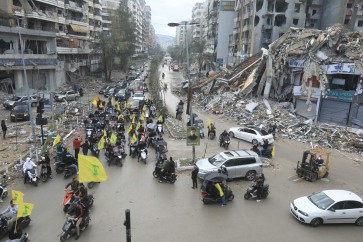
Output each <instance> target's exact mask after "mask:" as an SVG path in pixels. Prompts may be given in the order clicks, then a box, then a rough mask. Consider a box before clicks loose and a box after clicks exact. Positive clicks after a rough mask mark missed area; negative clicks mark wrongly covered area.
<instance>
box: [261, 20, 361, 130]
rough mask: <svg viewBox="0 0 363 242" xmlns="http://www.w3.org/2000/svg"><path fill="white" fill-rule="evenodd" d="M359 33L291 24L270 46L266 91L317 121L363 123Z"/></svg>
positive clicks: (349, 124) (345, 123)
mask: <svg viewBox="0 0 363 242" xmlns="http://www.w3.org/2000/svg"><path fill="white" fill-rule="evenodd" d="M362 51H363V33H362V32H358V31H356V32H348V31H346V29H345V27H343V26H341V25H335V26H332V27H329V28H327V29H326V30H324V31H321V30H315V29H298V28H291V29H290V30H289V31H288V32H286V33H285V34H284V35H283V36H282V37H280V38H279V39H278V40H276V41H275V42H273V43H272V44H271V45H270V46H269V54H268V55H267V56H266V58H267V61H266V69H267V73H269V74H267V76H266V85H265V86H264V95H265V97H272V98H273V99H275V100H278V101H292V102H293V103H294V106H295V109H296V113H297V114H299V115H301V116H304V117H306V118H308V119H313V120H315V121H320V122H326V123H336V124H339V125H343V126H352V125H354V124H356V125H360V126H361V125H362V121H363V98H362V96H363V95H362V79H363V78H362V73H363V66H362V64H361V63H362V56H361V53H362Z"/></svg>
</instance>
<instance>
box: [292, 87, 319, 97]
mask: <svg viewBox="0 0 363 242" xmlns="http://www.w3.org/2000/svg"><path fill="white" fill-rule="evenodd" d="M293 92H294V96H305V97H307V96H308V87H307V88H306V90H305V92H303V91H302V88H301V86H294V89H293ZM319 96H320V88H316V87H312V88H311V97H314V98H319Z"/></svg>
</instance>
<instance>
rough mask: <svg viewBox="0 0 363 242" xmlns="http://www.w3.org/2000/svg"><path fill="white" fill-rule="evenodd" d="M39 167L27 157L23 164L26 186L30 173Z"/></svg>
mask: <svg viewBox="0 0 363 242" xmlns="http://www.w3.org/2000/svg"><path fill="white" fill-rule="evenodd" d="M35 167H37V165H36V164H34V162H33V161H32V160H31V159H30V157H27V158H26V160H25V162H24V164H23V172H24V184H25V183H26V180H27V177H28V171H29V170H31V169H33V168H35Z"/></svg>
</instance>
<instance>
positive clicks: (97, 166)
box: [78, 154, 107, 182]
mask: <svg viewBox="0 0 363 242" xmlns="http://www.w3.org/2000/svg"><path fill="white" fill-rule="evenodd" d="M78 173H79V182H102V181H106V180H107V174H106V172H105V169H104V168H103V166H102V163H101V162H100V160H99V159H97V158H96V157H93V156H86V155H81V154H79V155H78Z"/></svg>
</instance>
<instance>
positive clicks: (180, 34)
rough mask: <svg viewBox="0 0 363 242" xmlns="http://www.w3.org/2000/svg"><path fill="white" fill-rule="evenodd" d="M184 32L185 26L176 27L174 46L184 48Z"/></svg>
mask: <svg viewBox="0 0 363 242" xmlns="http://www.w3.org/2000/svg"><path fill="white" fill-rule="evenodd" d="M185 31H186V26H185V25H179V26H177V27H176V35H175V41H174V42H175V45H180V46H184V43H185V34H186V33H185Z"/></svg>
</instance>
